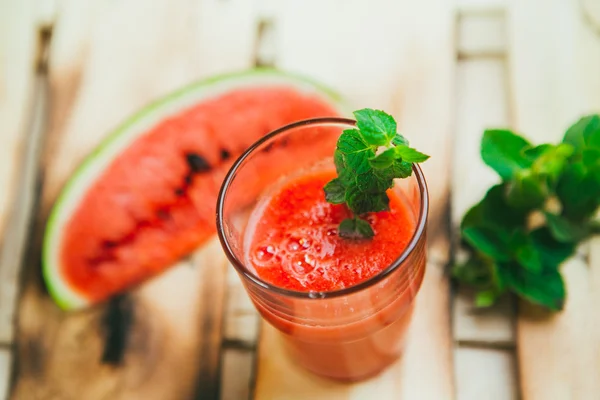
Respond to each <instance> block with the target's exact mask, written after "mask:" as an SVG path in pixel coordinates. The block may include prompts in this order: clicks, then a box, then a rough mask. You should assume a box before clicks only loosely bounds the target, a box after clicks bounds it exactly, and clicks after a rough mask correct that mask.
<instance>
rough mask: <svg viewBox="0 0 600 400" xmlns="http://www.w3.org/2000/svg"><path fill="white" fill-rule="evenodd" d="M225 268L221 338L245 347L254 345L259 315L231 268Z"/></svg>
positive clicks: (258, 325) (229, 266)
mask: <svg viewBox="0 0 600 400" xmlns="http://www.w3.org/2000/svg"><path fill="white" fill-rule="evenodd" d="M227 267H228V270H227V301H226V304H225V321H224V323H225V328H224V332H223V338H224V339H225V340H226V341H235V342H238V343H239V344H241V345H244V346H247V347H254V346H255V345H256V340H257V338H258V329H259V327H260V316H259V315H258V312H257V311H256V308H255V307H254V305H253V304H252V301H251V300H250V297H249V296H248V293H247V292H246V290H245V289H244V286H243V285H242V283H241V281H240V278H239V276H238V274H237V272H236V271H235V269H234V268H233V266H231V265H228V266H227Z"/></svg>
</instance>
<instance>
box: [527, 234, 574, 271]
mask: <svg viewBox="0 0 600 400" xmlns="http://www.w3.org/2000/svg"><path fill="white" fill-rule="evenodd" d="M530 236H531V241H532V244H533V246H534V247H535V248H536V249H537V252H538V253H539V254H540V258H541V261H542V264H544V265H547V266H553V267H555V268H558V266H559V265H560V264H562V263H563V262H564V261H565V260H566V259H567V258H569V257H571V256H572V255H573V253H574V252H575V245H574V244H573V243H562V242H559V241H558V240H556V239H554V237H553V236H552V234H551V233H550V230H549V229H548V227H541V228H537V229H535V230H533V231H531V233H530Z"/></svg>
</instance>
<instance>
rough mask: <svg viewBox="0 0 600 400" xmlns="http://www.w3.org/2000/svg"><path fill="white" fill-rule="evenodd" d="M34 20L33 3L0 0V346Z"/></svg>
mask: <svg viewBox="0 0 600 400" xmlns="http://www.w3.org/2000/svg"><path fill="white" fill-rule="evenodd" d="M36 22H37V21H36V12H35V8H34V2H33V1H30V0H24V1H19V2H12V1H9V0H2V1H0V138H1V139H2V146H0V344H9V343H11V342H12V340H13V335H14V323H13V319H14V310H15V304H16V298H17V293H18V287H19V268H18V267H19V265H18V263H19V258H20V256H21V254H20V250H21V248H22V247H19V246H20V245H21V244H22V241H23V235H24V228H25V225H26V221H25V220H26V219H27V218H26V216H24V217H25V218H22V217H23V215H22V213H21V212H22V211H26V210H25V208H26V207H25V205H23V207H20V204H19V202H18V199H17V197H18V193H19V190H20V188H21V186H22V185H21V184H22V182H23V166H24V162H25V157H24V156H25V154H26V143H27V133H28V128H29V127H30V123H29V118H31V111H32V105H33V98H32V94H33V91H34V80H35V60H36V51H37V25H36Z"/></svg>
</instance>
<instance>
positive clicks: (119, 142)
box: [42, 68, 350, 310]
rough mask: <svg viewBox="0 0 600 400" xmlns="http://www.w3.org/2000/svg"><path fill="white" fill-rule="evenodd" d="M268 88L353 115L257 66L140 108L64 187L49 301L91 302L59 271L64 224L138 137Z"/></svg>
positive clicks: (54, 227)
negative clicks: (233, 93)
mask: <svg viewBox="0 0 600 400" xmlns="http://www.w3.org/2000/svg"><path fill="white" fill-rule="evenodd" d="M264 84H278V85H280V84H285V85H290V86H292V87H295V88H297V89H298V90H300V91H304V92H310V93H313V94H316V95H320V96H321V97H322V98H323V99H324V100H325V101H327V102H328V103H329V104H331V105H332V106H334V107H336V108H337V111H338V112H339V113H340V115H344V116H349V115H350V109H349V108H348V106H347V104H346V103H345V102H344V100H343V99H342V97H341V96H340V95H338V94H337V93H336V92H334V91H333V90H331V89H330V88H328V87H325V86H323V85H322V84H320V83H318V82H315V81H313V80H311V79H309V78H306V77H304V76H302V75H297V74H293V73H289V72H282V71H279V70H275V69H269V68H257V69H252V70H247V71H243V72H236V73H229V74H223V75H218V76H214V77H212V78H209V79H205V80H201V81H198V82H196V83H193V84H191V85H188V86H186V87H184V88H182V89H179V90H177V91H175V92H172V93H171V94H169V95H167V96H165V97H162V98H161V99H159V100H157V101H155V102H153V103H151V104H149V105H148V106H146V107H144V108H142V109H141V110H140V111H138V112H137V113H135V114H134V115H132V116H131V117H130V118H128V119H127V120H126V121H125V122H124V123H122V124H121V125H120V126H118V127H117V128H116V129H115V130H114V131H113V132H112V133H111V134H110V135H109V136H108V137H107V138H106V139H104V140H103V141H102V143H101V144H100V145H99V146H98V147H97V148H96V149H95V150H94V151H93V152H92V153H90V154H89V155H88V156H87V157H86V158H85V159H84V161H83V162H82V164H81V165H80V166H79V168H77V170H76V171H75V173H74V174H73V176H72V177H71V178H70V179H69V180H68V181H67V183H66V184H65V186H64V188H63V190H62V191H61V193H60V194H59V196H58V198H57V200H56V202H55V204H54V207H53V209H52V211H51V213H50V216H49V217H48V221H47V224H46V231H45V235H44V241H43V245H42V275H43V277H44V280H45V282H46V286H47V288H48V291H49V293H50V295H51V297H52V298H53V299H54V301H55V302H56V304H57V305H58V306H59V307H60V308H62V309H64V310H72V309H79V308H83V307H86V306H88V305H90V304H91V302H90V301H89V300H88V299H87V298H86V297H85V294H84V293H80V292H79V291H77V290H76V289H75V288H72V287H71V286H70V285H69V284H68V283H67V281H66V279H63V277H62V274H61V271H60V262H59V261H60V260H59V244H60V242H61V239H62V236H61V232H62V228H63V226H64V225H65V224H66V223H67V222H68V221H69V217H70V216H71V214H72V212H73V211H74V210H75V209H76V206H77V205H78V204H79V202H80V201H81V199H82V198H83V196H85V194H86V193H87V190H88V189H89V187H90V186H91V185H92V184H93V183H94V182H95V180H96V179H97V178H98V177H99V176H100V174H101V173H102V171H104V169H105V168H106V167H107V166H108V165H109V164H110V163H111V162H112V160H113V159H114V158H115V157H116V156H117V155H118V154H120V152H122V151H123V150H124V149H125V148H127V146H128V145H129V144H130V143H132V142H133V140H134V139H136V138H137V137H139V136H141V135H142V134H143V133H144V132H147V131H148V129H149V128H150V127H152V126H154V125H156V124H157V123H159V122H160V121H162V120H163V119H164V118H165V117H167V116H169V115H172V114H175V113H178V112H181V111H182V110H183V109H185V108H187V107H190V106H192V105H194V104H197V103H198V102H201V101H203V100H206V99H209V98H211V97H214V96H218V95H219V94H222V93H225V92H227V91H228V90H230V89H239V88H243V87H253V86H262V85H264Z"/></svg>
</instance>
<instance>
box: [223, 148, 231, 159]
mask: <svg viewBox="0 0 600 400" xmlns="http://www.w3.org/2000/svg"><path fill="white" fill-rule="evenodd" d="M229 157H231V153H230V152H229V151H227V149H221V160H223V161H225V160H228V159H229Z"/></svg>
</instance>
